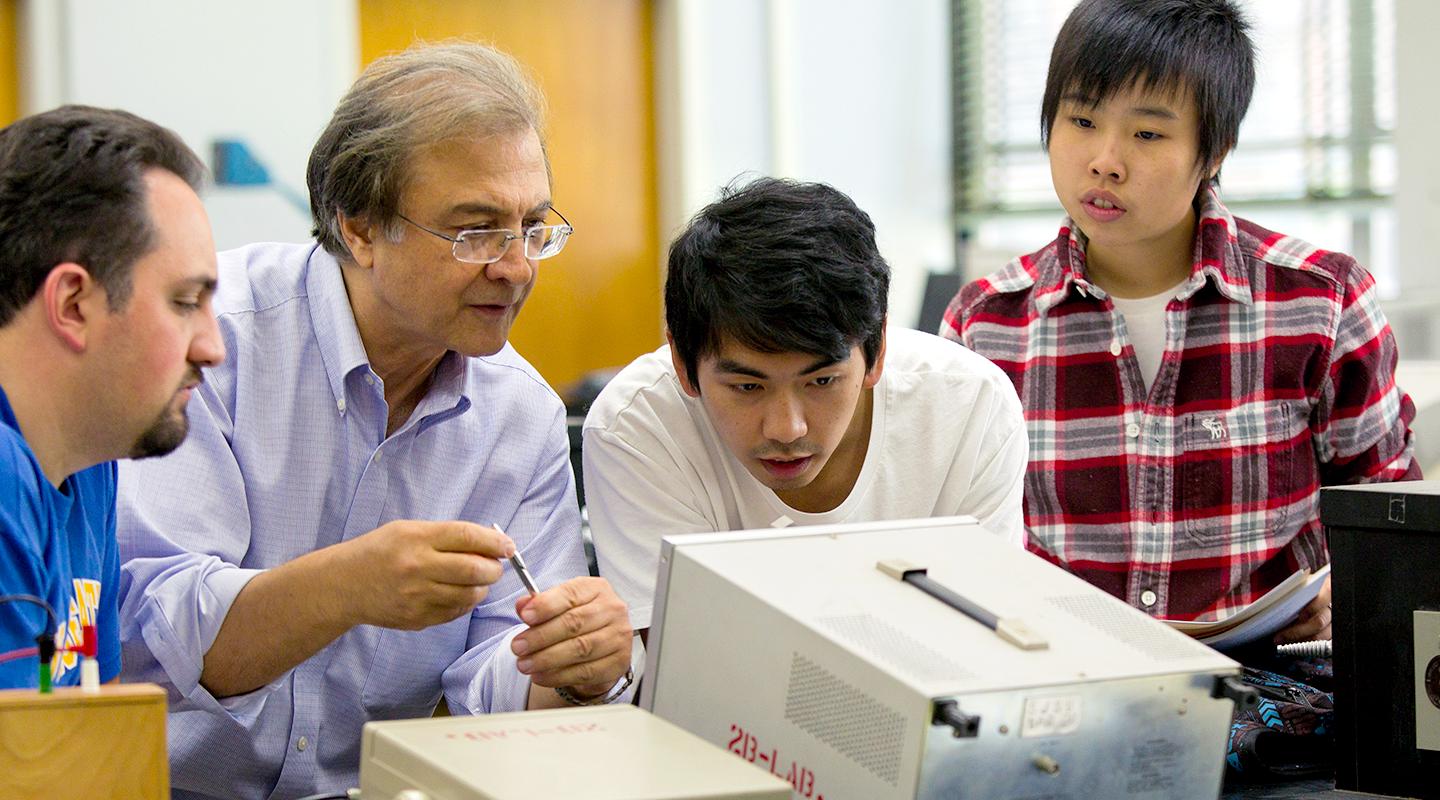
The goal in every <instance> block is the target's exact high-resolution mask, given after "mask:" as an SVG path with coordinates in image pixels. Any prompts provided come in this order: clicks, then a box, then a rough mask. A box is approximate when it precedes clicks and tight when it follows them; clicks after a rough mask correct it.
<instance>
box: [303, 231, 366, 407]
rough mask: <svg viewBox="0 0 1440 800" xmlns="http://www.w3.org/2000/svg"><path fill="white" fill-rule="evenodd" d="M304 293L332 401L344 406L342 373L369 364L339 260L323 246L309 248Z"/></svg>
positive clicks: (364, 367)
mask: <svg viewBox="0 0 1440 800" xmlns="http://www.w3.org/2000/svg"><path fill="white" fill-rule="evenodd" d="M305 294H306V296H307V297H308V298H309V300H310V317H311V319H312V320H313V322H314V325H315V342H316V344H317V345H318V346H319V348H320V358H321V360H322V361H324V363H325V374H326V377H327V378H328V379H329V381H330V391H331V392H332V393H333V394H334V396H335V402H336V404H337V405H339V406H340V407H341V408H344V402H345V376H347V375H349V374H350V373H351V372H353V371H355V370H357V369H362V368H363V369H366V370H368V369H369V368H370V357H369V356H368V355H366V353H365V344H364V343H363V342H362V341H360V329H359V328H358V327H357V326H356V325H355V311H354V309H352V308H351V307H350V295H349V293H348V292H346V291H345V280H344V278H342V277H341V275H340V263H339V262H338V261H336V260H335V257H334V256H332V255H330V253H329V252H327V251H326V250H325V248H323V247H320V246H318V245H317V246H316V247H315V249H313V250H311V251H310V259H309V261H308V262H307V263H306V266H305Z"/></svg>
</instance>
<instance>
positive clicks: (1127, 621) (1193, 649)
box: [1045, 595, 1211, 661]
mask: <svg viewBox="0 0 1440 800" xmlns="http://www.w3.org/2000/svg"><path fill="white" fill-rule="evenodd" d="M1045 600H1046V601H1047V602H1049V603H1050V604H1051V605H1053V606H1055V607H1056V608H1059V609H1061V610H1062V611H1065V612H1067V613H1069V614H1070V615H1071V616H1073V617H1075V618H1076V619H1078V620H1080V621H1081V622H1085V623H1088V624H1090V625H1092V626H1094V627H1096V628H1099V629H1100V630H1101V631H1103V632H1105V633H1108V634H1110V637H1111V638H1112V639H1115V640H1116V641H1119V642H1121V643H1123V644H1127V645H1129V646H1131V647H1133V648H1135V649H1136V650H1139V651H1140V652H1141V653H1144V654H1145V655H1147V656H1150V657H1151V658H1153V659H1155V660H1156V661H1178V660H1180V659H1184V658H1195V657H1196V656H1204V655H1208V654H1209V653H1210V652H1211V650H1210V648H1208V647H1206V646H1204V645H1202V644H1197V643H1196V642H1195V641H1194V640H1192V639H1189V638H1188V637H1180V636H1166V635H1165V634H1164V631H1162V630H1156V629H1155V628H1154V627H1152V626H1151V625H1148V624H1146V622H1145V620H1143V619H1139V618H1137V617H1135V616H1134V615H1133V614H1131V613H1129V611H1128V606H1122V605H1118V604H1116V603H1114V602H1111V601H1110V599H1109V598H1107V597H1095V596H1093V595H1088V596H1087V595H1072V596H1066V597H1047V598H1045Z"/></svg>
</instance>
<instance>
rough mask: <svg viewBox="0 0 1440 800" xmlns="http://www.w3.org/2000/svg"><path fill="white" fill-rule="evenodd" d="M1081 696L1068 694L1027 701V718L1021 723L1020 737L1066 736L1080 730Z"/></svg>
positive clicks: (1033, 698) (1027, 699)
mask: <svg viewBox="0 0 1440 800" xmlns="http://www.w3.org/2000/svg"><path fill="white" fill-rule="evenodd" d="M1080 712H1081V702H1080V695H1078V694H1066V695H1055V696H1051V697H1028V698H1026V699H1025V718H1024V719H1023V720H1021V722H1020V736H1021V737H1023V738H1026V739H1029V738H1033V737H1037V736H1064V735H1066V734H1068V733H1074V732H1076V731H1078V730H1080V717H1081V713H1080Z"/></svg>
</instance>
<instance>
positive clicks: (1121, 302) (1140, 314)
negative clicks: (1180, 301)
mask: <svg viewBox="0 0 1440 800" xmlns="http://www.w3.org/2000/svg"><path fill="white" fill-rule="evenodd" d="M1182 285H1184V284H1183V282H1181V283H1180V284H1176V285H1175V286H1171V287H1170V288H1169V289H1166V290H1165V291H1163V292H1161V293H1160V294H1157V295H1153V296H1151V297H1115V296H1114V295H1111V296H1110V301H1111V302H1112V303H1114V304H1115V311H1116V312H1118V313H1120V314H1122V315H1123V316H1124V317H1125V327H1127V328H1129V329H1130V346H1131V347H1134V348H1135V360H1136V361H1138V362H1140V377H1142V378H1144V379H1145V391H1146V392H1149V391H1150V387H1151V386H1153V385H1154V384H1155V376H1156V375H1157V374H1158V373H1159V372H1160V360H1161V358H1162V357H1163V356H1164V355H1165V307H1166V306H1168V305H1170V301H1171V300H1172V299H1173V298H1174V297H1175V294H1176V291H1177V290H1178V289H1179V288H1180V287H1181V286H1182Z"/></svg>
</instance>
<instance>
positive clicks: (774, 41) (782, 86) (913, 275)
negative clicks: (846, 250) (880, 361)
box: [656, 0, 954, 325]
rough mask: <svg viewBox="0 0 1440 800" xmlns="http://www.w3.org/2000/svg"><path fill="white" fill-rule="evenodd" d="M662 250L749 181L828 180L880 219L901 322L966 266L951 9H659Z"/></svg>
mask: <svg viewBox="0 0 1440 800" xmlns="http://www.w3.org/2000/svg"><path fill="white" fill-rule="evenodd" d="M656 11H657V14H656V19H657V23H658V24H657V29H658V30H657V36H658V40H657V43H656V54H657V57H656V69H657V72H658V73H659V75H658V81H657V86H658V91H657V109H656V112H657V113H656V116H657V120H658V125H657V127H658V129H659V130H658V134H659V150H660V153H661V159H662V163H661V180H662V191H661V198H660V199H661V205H662V212H661V213H662V220H661V231H662V236H664V237H665V241H664V243H663V244H664V245H665V246H668V242H669V239H670V238H671V237H672V236H673V234H674V233H675V232H676V231H677V230H678V229H679V227H680V226H681V225H683V223H684V222H685V220H686V219H688V218H689V216H690V215H691V214H693V213H694V212H695V211H696V210H698V209H699V208H700V207H701V206H703V205H704V204H706V203H708V202H709V201H710V200H712V199H714V197H715V191H716V189H717V188H718V187H720V186H723V185H725V184H726V183H729V182H730V181H731V180H733V179H734V178H735V177H736V176H737V175H740V174H742V173H746V172H754V173H762V174H772V175H781V176H785V177H792V178H798V179H803V180H813V181H824V182H826V183H830V184H832V185H834V186H835V187H836V188H838V189H840V190H841V191H844V192H846V193H847V194H849V195H850V196H851V197H853V198H854V199H855V202H856V203H857V204H858V205H859V206H860V207H861V208H863V209H864V210H865V211H866V212H867V213H869V214H870V216H871V217H872V218H873V219H874V221H875V225H876V228H877V229H878V232H879V236H878V239H879V244H880V249H881V252H882V253H883V254H884V255H885V257H886V259H887V260H888V261H889V262H890V265H891V268H892V270H893V277H892V283H891V292H890V316H891V321H892V323H895V324H902V325H911V324H913V323H914V321H915V318H916V316H917V315H918V312H919V305H920V298H921V293H922V291H923V288H924V281H925V275H926V272H927V271H928V270H937V271H943V270H949V269H951V268H952V267H953V260H954V235H953V226H952V223H951V216H950V180H951V179H950V174H951V166H950V97H949V91H950V89H949V74H950V54H949V40H950V36H949V3H948V0H890V1H889V2H885V3H876V2H871V1H870V0H660V1H659V2H658V3H657V9H656Z"/></svg>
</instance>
